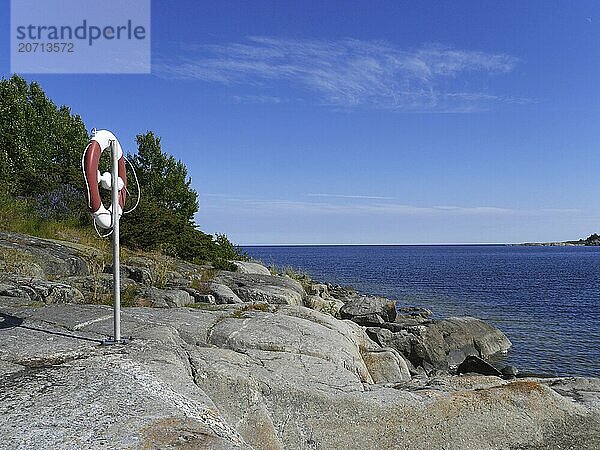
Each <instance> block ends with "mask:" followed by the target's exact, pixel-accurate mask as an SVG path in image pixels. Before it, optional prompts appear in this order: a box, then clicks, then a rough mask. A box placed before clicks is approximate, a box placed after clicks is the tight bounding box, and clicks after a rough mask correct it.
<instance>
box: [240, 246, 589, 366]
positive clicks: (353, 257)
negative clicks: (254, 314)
mask: <svg viewBox="0 0 600 450" xmlns="http://www.w3.org/2000/svg"><path fill="white" fill-rule="evenodd" d="M245 250H246V251H247V252H248V253H249V254H250V255H251V256H252V257H254V258H256V259H259V260H261V261H263V262H264V263H266V264H272V263H274V264H276V265H277V266H283V267H288V266H291V267H294V268H296V269H301V270H304V271H305V272H307V273H309V274H310V275H311V276H312V277H313V278H314V279H317V280H323V281H327V282H330V283H334V284H342V285H352V286H354V287H356V288H357V289H358V290H359V291H360V292H363V293H369V294H380V295H385V296H387V297H390V298H395V299H397V300H399V303H400V304H406V305H419V306H424V307H427V308H430V309H432V310H433V311H434V315H435V316H436V317H446V316H451V315H469V316H475V317H479V318H481V319H484V320H488V321H490V322H491V323H493V324H495V325H496V326H497V327H499V328H500V329H501V330H502V331H504V333H505V334H506V335H507V336H508V337H509V339H510V340H511V341H512V343H513V349H512V350H511V352H510V353H509V355H508V356H507V358H506V363H507V364H508V363H510V364H514V365H515V366H517V367H518V368H519V369H520V370H522V371H533V372H536V373H544V374H548V375H562V376H566V375H585V376H596V377H600V323H599V321H600V248H599V247H516V246H515V247H512V246H491V245H488V246H485V245H481V246H478V245H465V246H294V247H246V248H245Z"/></svg>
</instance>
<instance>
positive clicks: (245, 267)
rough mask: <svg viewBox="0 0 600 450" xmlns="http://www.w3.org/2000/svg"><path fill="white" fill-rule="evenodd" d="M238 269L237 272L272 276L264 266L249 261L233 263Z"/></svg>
mask: <svg viewBox="0 0 600 450" xmlns="http://www.w3.org/2000/svg"><path fill="white" fill-rule="evenodd" d="M231 262H232V263H233V264H235V266H236V267H237V272H239V273H247V274H251V275H252V274H254V275H271V271H270V270H269V269H267V268H266V267H265V266H263V265H262V264H259V263H257V262H249V261H231Z"/></svg>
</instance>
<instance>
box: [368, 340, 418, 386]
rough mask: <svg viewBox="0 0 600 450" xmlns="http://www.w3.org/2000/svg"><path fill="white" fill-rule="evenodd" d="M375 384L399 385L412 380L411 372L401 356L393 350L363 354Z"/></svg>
mask: <svg viewBox="0 0 600 450" xmlns="http://www.w3.org/2000/svg"><path fill="white" fill-rule="evenodd" d="M362 356H363V360H364V361H365V365H366V366H367V369H368V370H369V373H370V374H371V377H372V378H373V382H374V383H398V382H402V381H407V380H410V378H411V376H410V370H409V367H408V365H407V364H406V361H405V360H404V358H402V356H400V354H399V353H398V352H397V351H396V350H394V349H391V348H387V349H381V350H377V351H366V352H363V354H362Z"/></svg>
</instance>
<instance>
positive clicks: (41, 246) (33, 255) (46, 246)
mask: <svg viewBox="0 0 600 450" xmlns="http://www.w3.org/2000/svg"><path fill="white" fill-rule="evenodd" d="M0 255H5V256H7V257H8V259H10V261H7V260H6V258H4V257H3V258H2V260H3V266H4V269H3V271H5V272H15V270H14V269H15V268H17V269H18V268H19V267H27V266H29V268H31V269H32V270H33V271H28V272H27V273H23V272H18V273H20V274H21V275H30V276H36V277H39V278H53V279H56V278H58V277H66V276H72V275H87V274H88V273H90V272H91V270H98V271H100V272H101V271H102V269H103V262H102V253H101V252H99V251H98V250H96V249H94V248H92V247H88V246H85V245H81V244H75V243H71V242H63V241H54V240H51V239H41V238H36V237H33V236H26V235H23V234H19V233H9V232H5V231H0ZM92 266H93V267H92Z"/></svg>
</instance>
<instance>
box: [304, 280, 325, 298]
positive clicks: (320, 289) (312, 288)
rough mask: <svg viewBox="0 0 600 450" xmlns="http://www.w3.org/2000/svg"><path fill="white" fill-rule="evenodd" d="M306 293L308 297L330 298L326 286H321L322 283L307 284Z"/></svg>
mask: <svg viewBox="0 0 600 450" xmlns="http://www.w3.org/2000/svg"><path fill="white" fill-rule="evenodd" d="M306 293H307V294H308V295H315V296H317V297H321V298H324V299H328V298H329V297H330V295H329V288H328V287H327V285H326V284H323V283H311V284H309V285H308V287H307V288H306Z"/></svg>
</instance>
